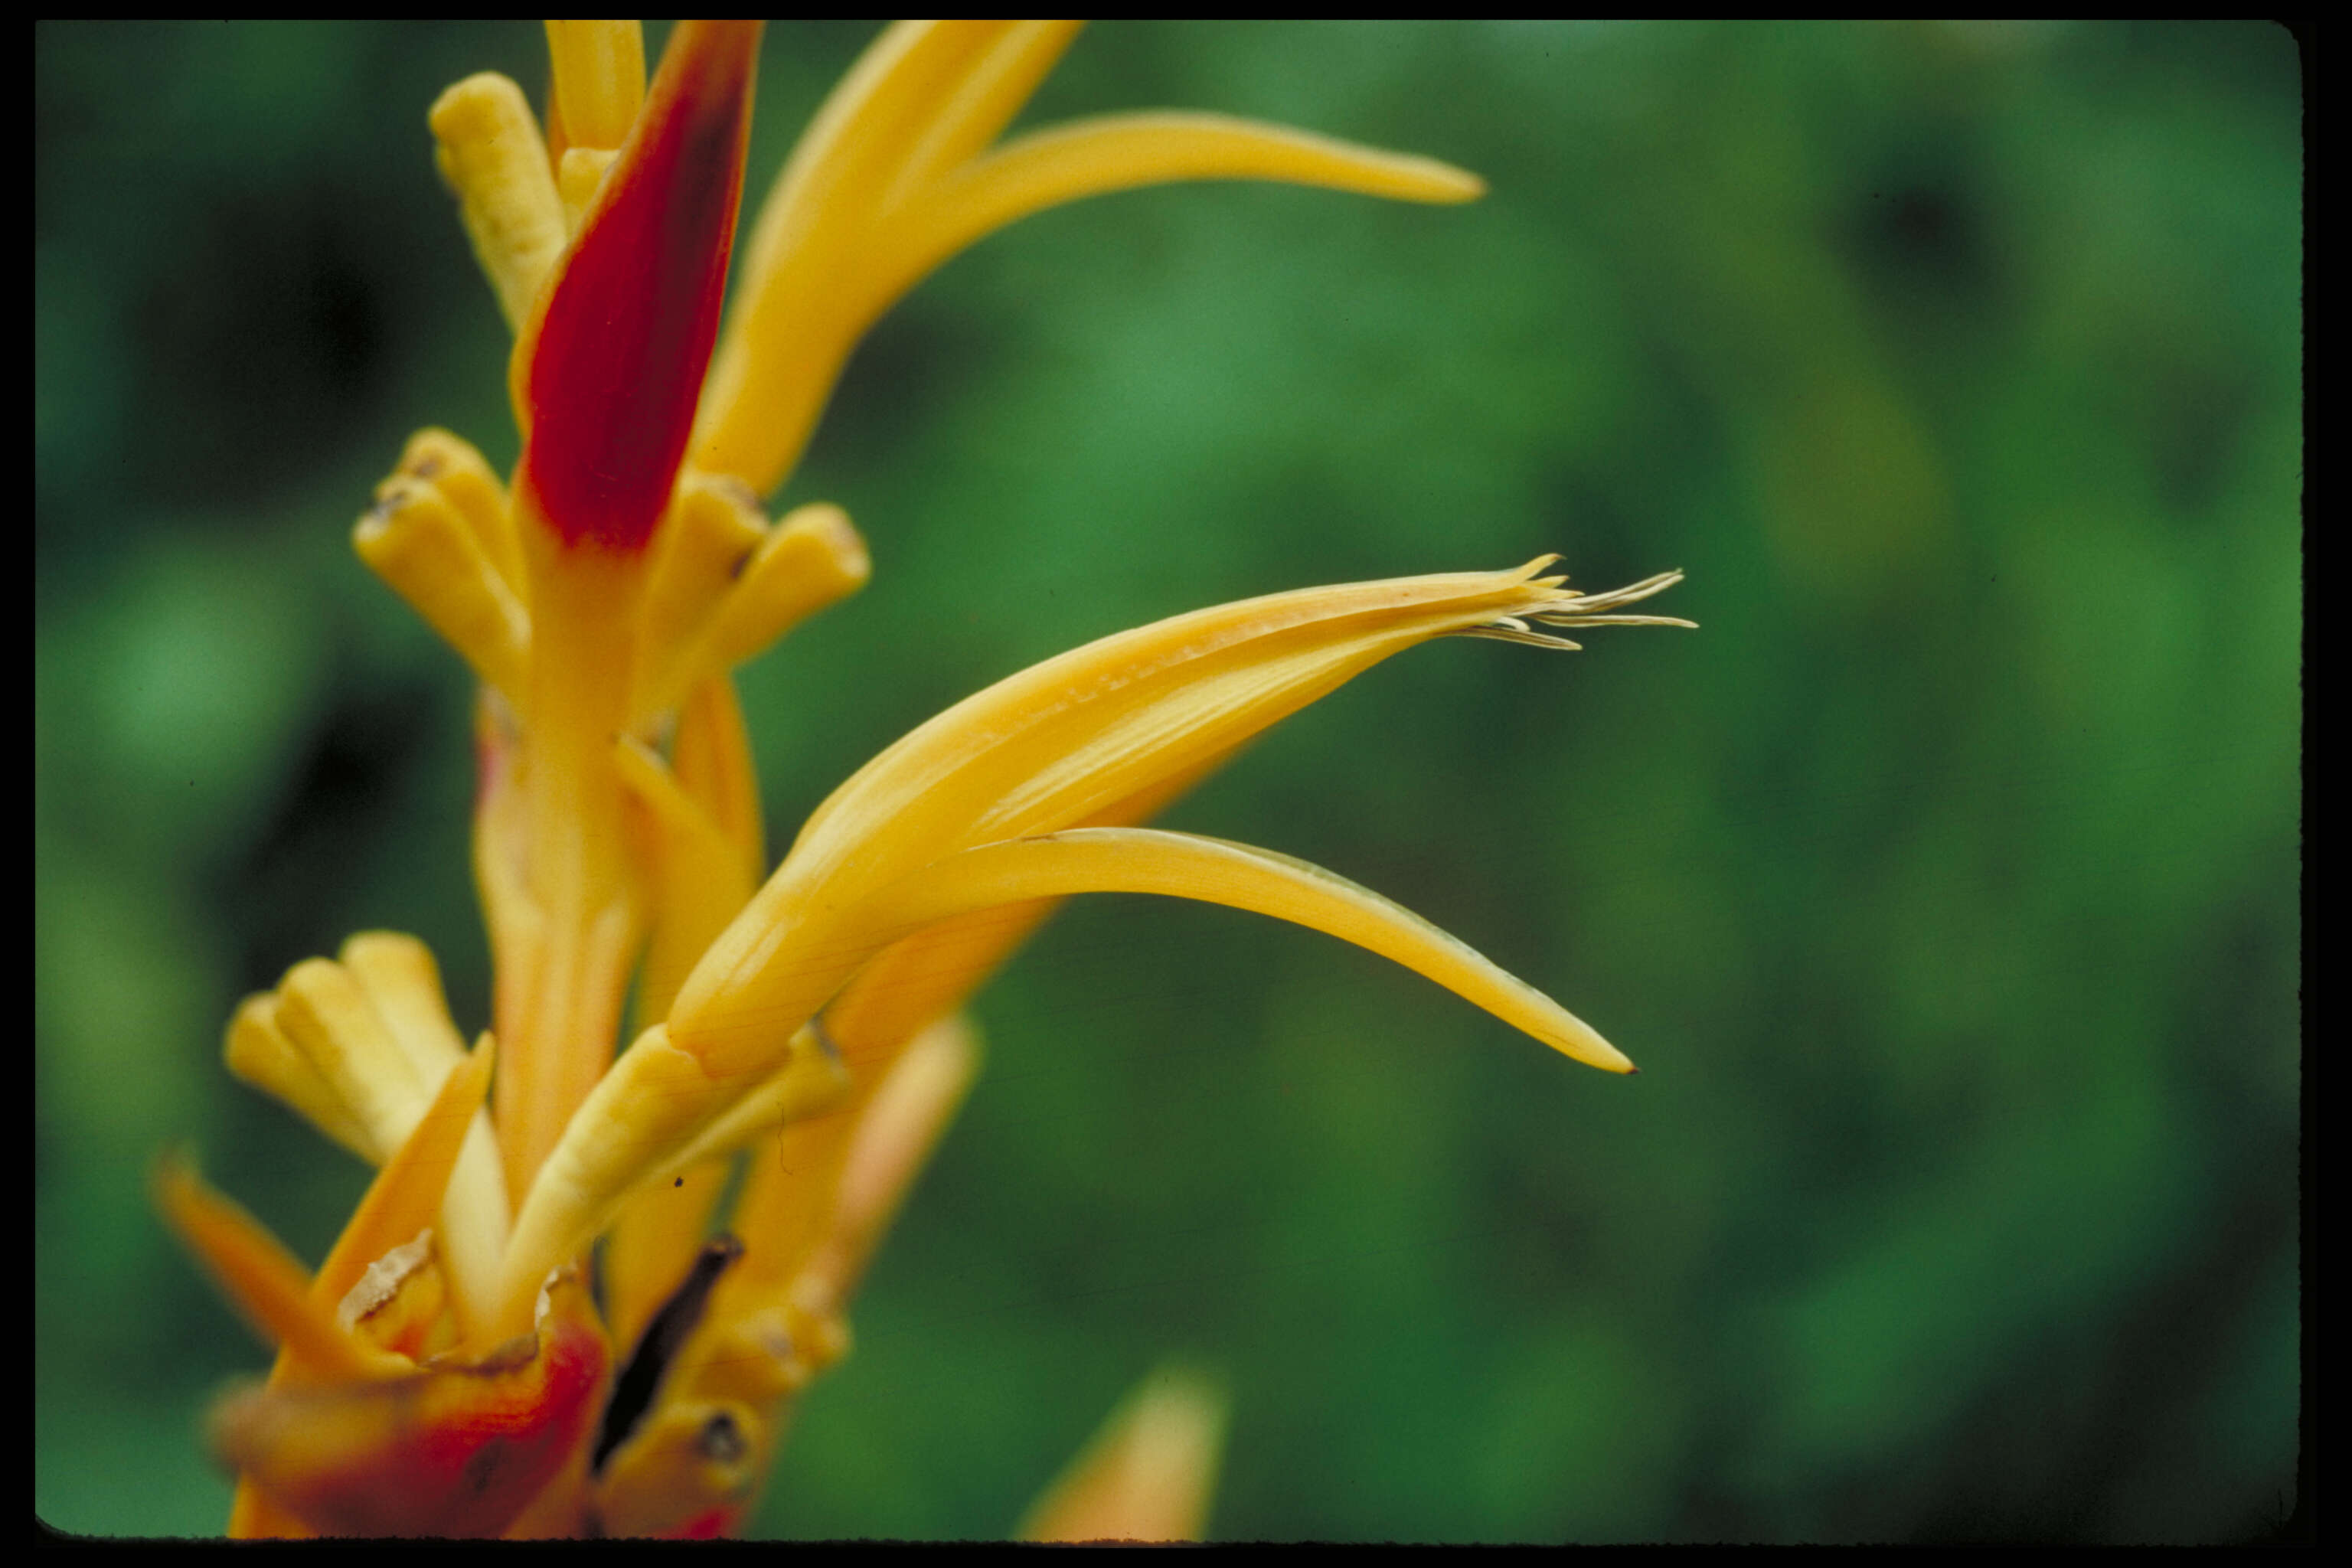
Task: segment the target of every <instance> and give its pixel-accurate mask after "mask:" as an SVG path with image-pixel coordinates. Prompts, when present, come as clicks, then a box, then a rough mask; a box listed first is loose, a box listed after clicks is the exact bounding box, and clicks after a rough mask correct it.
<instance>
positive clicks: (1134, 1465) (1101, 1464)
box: [1020, 1368, 1225, 1541]
mask: <svg viewBox="0 0 2352 1568" xmlns="http://www.w3.org/2000/svg"><path fill="white" fill-rule="evenodd" d="M1224 1430H1225V1397H1224V1394H1223V1391H1222V1390H1220V1389H1219V1388H1218V1387H1217V1386H1216V1384H1213V1383H1212V1382H1210V1381H1209V1380H1208V1379H1206V1378H1203V1377H1201V1376H1199V1375H1198V1374H1196V1373H1188V1372H1184V1371H1182V1370H1181V1369H1177V1368H1162V1369H1161V1370H1160V1371H1159V1372H1156V1373H1152V1375H1151V1376H1150V1377H1149V1378H1147V1379H1145V1380H1144V1382H1143V1384H1142V1385H1141V1386H1140V1387H1139V1388H1138V1389H1136V1391H1135V1392H1134V1393H1133V1394H1129V1395H1128V1397H1127V1399H1126V1401H1125V1402H1124V1403H1123V1404H1121V1405H1120V1406H1119V1408H1118V1410H1116V1411H1114V1412H1113V1413H1112V1415H1111V1417H1110V1419H1109V1420H1108V1421H1106V1422H1105V1423H1103V1427H1102V1430H1101V1431H1100V1432H1098V1433H1097V1434H1096V1436H1095V1438H1094V1440H1093V1441H1092V1442H1090V1443H1088V1444H1087V1447H1086V1451H1085V1452H1083V1453H1081V1454H1080V1455H1079V1456H1078V1457H1077V1458H1076V1459H1075V1460H1073V1461H1072V1462H1071V1465H1070V1468H1069V1469H1068V1470H1067V1471H1066V1472H1065V1473H1064V1474H1063V1476H1062V1477H1061V1479H1059V1480H1057V1481H1055V1483H1054V1485H1053V1486H1052V1488H1050V1489H1048V1490H1047V1491H1046V1493H1045V1496H1044V1497H1043V1498H1040V1499H1039V1500H1038V1501H1037V1506H1036V1507H1035V1508H1034V1509H1033V1510H1030V1514H1029V1517H1028V1519H1026V1520H1025V1521H1023V1523H1022V1526H1021V1531H1020V1536H1021V1539H1022V1540H1024V1541H1198V1540H1200V1539H1202V1533H1203V1532H1204V1531H1205V1530H1206V1528H1207V1526H1208V1522H1209V1502H1210V1499H1211V1497H1212V1496H1213V1494H1214V1492H1215V1489H1216V1480H1217V1459H1218V1454H1219V1450H1220V1449H1221V1448H1222V1447H1223V1444H1224Z"/></svg>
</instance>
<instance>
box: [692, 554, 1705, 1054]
mask: <svg viewBox="0 0 2352 1568" xmlns="http://www.w3.org/2000/svg"><path fill="white" fill-rule="evenodd" d="M1547 564H1549V557H1547V558H1545V559H1543V560H1540V561H1537V562H1533V563H1529V564H1528V565H1527V566H1523V567H1520V568H1519V569H1517V571H1511V572H1484V573H1462V574H1450V575H1444V576H1431V577H1407V578H1397V579H1392V580H1391V581H1388V582H1382V583H1356V584H1342V585H1339V586H1336V587H1327V588H1309V589H1303V590H1299V591H1297V592H1294V593H1288V594H1275V595H1267V596H1266V597H1264V598H1260V599H1252V600H1246V601H1244V602H1243V603H1240V604H1234V605H1219V606H1217V607H1215V608H1213V609H1208V610H1202V611H1198V612H1195V613H1193V614H1192V615H1187V616H1174V617H1172V618H1171V619H1169V620H1165V621H1160V622H1158V623H1156V624H1154V625H1152V626H1144V627H1141V628H1139V629H1138V630H1135V631H1131V632H1125V633H1121V634H1119V635H1118V636H1116V637H1105V638H1103V639H1102V640H1100V641H1098V642H1095V643H1091V644H1088V645H1087V647H1082V648H1078V649H1076V650H1074V651H1072V652H1070V653H1066V654H1064V655H1062V656H1060V657H1059V658H1051V659H1048V660H1046V661H1045V663H1043V664H1040V665H1036V666H1034V667H1033V668H1029V669H1026V670H1024V671H1022V672H1020V673H1019V674H1017V675H1014V676H1012V677H1009V678H1007V679H1004V680H1001V681H999V682H997V683H996V684H995V685H994V686H992V687H990V688H988V689H986V690H984V691H982V692H980V693H978V694H977V695H975V696H972V697H971V698H968V699H966V700H964V701H962V702H960V703H958V704H957V705H956V706H955V707H953V708H951V709H950V710H947V711H946V712H945V713H942V714H940V716H939V717H937V718H935V719H933V720H931V721H929V723H927V724H924V725H923V726H921V727H920V728H919V729H917V730H915V731H912V732H911V733H909V734H908V735H907V736H906V737H905V738H904V739H902V740H900V741H899V742H898V743H897V744H895V745H893V746H891V747H890V748H889V749H888V750H887V751H885V752H883V753H882V754H881V755H879V756H877V757H876V758H875V759H874V760H873V761H872V762H870V763H867V764H866V766H865V767H864V768H861V769H860V770H859V771H858V772H857V773H856V774H855V775H854V776H852V777H851V778H850V779H849V780H848V782H847V783H845V784H843V785H842V786H841V787H840V788H839V789H838V790H836V791H835V792H834V794H833V795H832V796H831V797H830V798H828V799H827V800H826V801H825V802H824V805H820V806H818V807H817V809H816V811H815V812H814V814H813V815H812V816H810V817H809V819H808V822H807V825H806V826H804V827H803V829H802V831H801V836H800V839H799V841H798V842H797V843H795V844H794V845H793V849H792V852H791V853H790V854H789V855H787V856H786V857H785V858H784V863H783V865H782V867H780V868H778V870H777V871H776V874H775V875H774V876H773V877H772V878H771V879H769V880H768V883H767V885H766V886H765V887H763V888H761V889H760V891H759V893H758V894H757V895H756V896H755V897H754V898H753V899H752V900H751V904H750V905H749V906H748V907H747V908H746V909H745V910H744V911H743V913H742V914H741V915H740V916H739V917H738V918H737V919H736V921H735V922H734V923H733V924H732V925H730V927H728V929H727V931H725V932H724V933H723V934H722V935H721V936H720V937H719V940H718V941H716V942H713V943H712V944H711V947H710V951H709V952H707V953H706V954H704V956H703V959H702V962H701V963H698V965H697V966H696V968H695V971H694V973H692V974H691V975H689V976H688V979H687V982H686V984H685V985H684V986H683V987H682V988H681V989H680V991H679V993H678V996H677V1003H676V1004H675V1005H673V1007H672V1008H671V1012H670V1018H669V1033H670V1038H671V1040H672V1042H673V1043H674V1044H675V1045H677V1047H680V1048H682V1049H685V1050H688V1051H689V1052H693V1053H697V1054H708V1055H709V1057H710V1058H711V1061H712V1063H713V1066H714V1068H715V1069H720V1070H751V1068H753V1066H754V1064H756V1063H758V1062H760V1061H761V1059H762V1053H763V1052H766V1051H769V1050H772V1049H773V1048H775V1046H776V1045H777V1044H778V1043H779V1042H780V1038H781V1037H779V1036H776V1035H774V1034H773V1033H772V1031H775V1030H784V1031H789V1030H791V1029H793V1028H797V1027H798V1026H800V1025H801V1024H802V1023H803V1022H805V1021H806V1019H807V1017H808V1016H809V1015H810V1013H812V1012H814V1010H815V1009H816V1008H817V1007H820V1006H822V1005H824V1003H825V1002H826V1001H828V1000H829V999H830V998H831V997H832V995H833V994H834V992H835V990H836V989H838V988H839V986H840V985H841V984H842V983H843V982H844V981H845V980H846V979H848V977H849V976H850V975H851V974H852V973H856V970H857V969H858V968H859V967H861V966H862V965H863V964H864V963H866V960H867V959H868V958H869V957H871V956H872V952H873V949H872V948H871V946H870V945H869V944H870V943H871V942H875V941H877V940H880V939H882V938H884V936H885V935H886V934H887V938H888V939H889V940H895V939H896V938H897V937H898V936H899V935H902V934H904V933H903V932H902V931H888V932H887V933H885V932H883V931H880V930H878V929H877V928H876V927H875V926H874V925H873V923H872V919H871V914H870V911H868V910H866V908H865V902H864V901H865V900H866V899H867V898H868V897H869V896H871V895H872V894H874V893H877V892H878V891H879V890H880V889H884V888H886V887H889V886H891V885H892V884H894V883H897V882H898V881H899V880H900V879H902V878H908V877H911V876H912V875H913V874H914V873H916V872H918V871H919V870H921V869H922V868H924V867H926V866H929V865H930V864H931V863H933V862H934V861H937V860H940V859H941V858H944V857H946V856H949V855H952V854H954V853H956V852H957V851H958V850H961V849H965V848H969V847H972V846H973V845H976V844H983V843H992V842H995V841H997V840H1000V839H1007V838H1017V837H1028V836H1032V835H1034V834H1039V833H1050V832H1054V831H1055V830H1057V829H1060V828H1064V827H1069V826H1075V825H1076V824H1078V823H1080V822H1083V821H1086V820H1087V819H1089V818H1092V817H1096V816H1097V814H1100V813H1102V812H1104V811H1105V810H1106V809H1107V808H1108V807H1111V806H1113V805H1116V804H1117V803H1119V802H1122V801H1127V800H1130V799H1132V798H1134V797H1137V796H1139V795H1144V794H1145V793H1146V792H1149V791H1150V790H1152V789H1155V788H1157V787H1160V785H1163V784H1166V783H1167V782H1168V781H1170V780H1171V779H1175V778H1178V777H1180V776H1182V775H1185V774H1189V773H1196V772H1197V771H1198V770H1199V769H1200V768H1202V766H1204V765H1206V764H1209V763H1213V761H1214V760H1215V759H1216V758H1218V757H1220V756H1223V754H1225V753H1227V752H1231V751H1232V750H1233V749H1234V747H1236V746H1238V745H1240V744H1241V743H1243V742H1245V741H1246V740H1248V739H1249V738H1250V737H1251V736H1252V735H1255V734H1256V733H1257V732H1258V731H1262V730H1264V729H1265V728H1266V727H1267V726H1269V725H1271V724H1273V723H1275V722H1276V721H1279V720H1281V719H1283V718H1285V717H1286V716H1288V715H1289V714H1291V713H1294V712H1296V711H1297V710H1299V709H1301V708H1303V707H1305V706H1307V704H1308V703H1310V702H1312V701H1314V700H1316V699H1317V698H1318V697H1321V696H1324V695H1325V694H1326V693H1328V692H1329V691H1331V690H1332V689H1335V688H1337V687H1339V685H1341V684H1342V683H1344V682H1345V681H1347V680H1348V679H1350V678H1352V677H1354V676H1356V675H1358V674H1360V673H1361V672H1362V671H1363V670H1365V669H1367V668H1370V666H1372V665H1374V664H1376V663H1378V662H1380V661H1381V659H1383V658H1388V657H1390V656H1391V655H1392V654H1396V653H1401V652H1402V651H1403V650H1404V649H1406V648H1408V647H1412V646H1414V645H1415V644H1417V643H1421V642H1425V641H1427V640H1429V639H1430V638H1432V637H1442V636H1445V635H1447V634H1449V633H1459V632H1466V631H1471V630H1473V629H1475V628H1479V627H1482V626H1495V625H1497V624H1501V625H1507V626H1515V627H1518V628H1520V629H1522V630H1524V629H1525V622H1524V620H1523V619H1521V617H1526V618H1532V619H1537V620H1541V621H1546V622H1548V623H1572V622H1573V621H1574V620H1575V618H1576V617H1577V616H1578V614H1579V612H1580V607H1581V606H1583V605H1586V604H1587V603H1592V604H1599V605H1605V606H1608V607H1611V608H1613V607H1614V606H1615V605H1618V604H1622V603H1623V602H1624V595H1622V594H1618V595H1601V596H1600V597H1599V598H1596V599H1593V600H1591V601H1588V600H1586V599H1585V598H1584V597H1583V596H1582V595H1576V594H1572V593H1570V592H1569V591H1568V590H1567V589H1565V588H1562V587H1561V586H1559V579H1558V578H1556V577H1539V576H1538V575H1537V574H1538V572H1539V571H1541V570H1542V568H1543V567H1544V566H1545V565H1547ZM1675 580H1676V579H1675V574H1666V575H1664V576H1663V577H1660V578H1658V579H1655V580H1654V582H1653V583H1652V584H1649V585H1647V587H1646V589H1645V591H1646V592H1651V593H1654V592H1656V591H1658V590H1659V589H1660V588H1663V587H1664V586H1666V585H1667V584H1670V583H1672V582H1673V581H1675ZM1529 635H1530V636H1533V635H1534V634H1529Z"/></svg>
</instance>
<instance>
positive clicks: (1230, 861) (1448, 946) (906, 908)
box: [870, 827, 1633, 1072]
mask: <svg viewBox="0 0 2352 1568" xmlns="http://www.w3.org/2000/svg"><path fill="white" fill-rule="evenodd" d="M1087 892H1100V893H1160V894H1164V895H1167V896H1169V897H1171V898H1179V899H1197V900H1201V901H1202V902H1204V903H1212V904H1227V905H1230V906H1232V907H1233V908H1234V909H1241V910H1255V911H1256V912H1257V913H1259V914H1264V915H1272V916H1274V917H1275V918H1276V920H1285V921H1291V922H1293V923H1294V924H1297V925H1303V926H1311V927H1313V928H1314V929H1315V930H1317V931H1323V932H1326V933H1328V934H1329V935H1331V936H1336V937H1338V938H1339V939H1340V940H1341V941H1342V942H1354V943H1355V944H1356V945H1357V946H1359V947H1361V948H1365V949H1368V950H1369V951H1370V952H1377V953H1379V954H1380V955H1381V957H1383V958H1386V959H1390V960H1392V961H1394V962H1395V963H1401V964H1402V965H1403V966H1404V967H1405V968H1407V969H1410V970H1412V971H1413V972H1414V973H1417V974H1421V975H1424V976H1426V977H1427V978H1429V979H1431V980H1433V981H1435V982H1436V983H1437V984H1440V985H1443V986H1444V987H1445V988H1446V989H1447V990H1449V991H1451V992H1453V993H1454V994H1456V995H1458V996H1460V997H1462V998H1463V999H1464V1000H1465V1001H1467V1002H1472V1003H1475V1004H1476V1005H1478V1006H1481V1007H1484V1008H1485V1009H1486V1011H1488V1012H1489V1013H1492V1014H1494V1015H1495V1016H1496V1017H1498V1018H1500V1019H1502V1020H1503V1021H1504V1022H1505V1023H1507V1024H1509V1025H1511V1026H1513V1027H1515V1028H1518V1029H1521V1030H1524V1031H1525V1032H1526V1033H1528V1034H1530V1035H1533V1036H1534V1037H1536V1038H1537V1039H1538V1040H1541V1041H1542V1042H1543V1043H1544V1044H1546V1045H1548V1046H1549V1047H1552V1048H1553V1049H1554V1050H1556V1051H1559V1052H1560V1053H1561V1054H1562V1055H1565V1056H1570V1057H1573V1058H1576V1059H1577V1060H1579V1061H1580V1062H1587V1063H1590V1064H1591V1066H1593V1067H1597V1068H1605V1069H1607V1070H1608V1071H1611V1072H1631V1071H1633V1063H1632V1062H1630V1061H1628V1060H1627V1059H1626V1058H1625V1057H1624V1055H1623V1054H1622V1052H1620V1051H1619V1050H1618V1049H1617V1047H1614V1046H1612V1045H1611V1044H1610V1043H1609V1042H1608V1041H1606V1040H1604V1039H1602V1038H1601V1036H1600V1035H1599V1034H1598V1033H1596V1032H1595V1031H1594V1030H1593V1028H1592V1027H1591V1026H1590V1025H1588V1024H1586V1023H1585V1022H1584V1021H1583V1020H1582V1019H1580V1018H1578V1017H1577V1016H1575V1015H1574V1014H1572V1013H1570V1012H1569V1011H1568V1010H1567V1009H1566V1008H1564V1007H1562V1006H1561V1005H1559V1003H1557V1002H1554V1001H1553V1000H1552V999H1551V998H1550V997H1549V996H1546V995H1545V994H1543V993H1542V992H1540V991H1538V990H1537V989H1535V987H1533V986H1531V985H1529V984H1527V983H1526V982H1525V981H1523V980H1520V979H1518V978H1517V977H1516V976H1514V975H1512V974H1509V973H1506V972H1505V971H1504V970H1502V969H1501V968H1499V967H1497V966H1496V964H1495V963H1494V962H1493V961H1492V960H1490V959H1488V958H1486V956H1485V955H1484V954H1482V953H1480V952H1476V951H1475V949H1473V948H1471V947H1470V946H1468V945H1467V944H1466V943H1465V942H1461V941H1460V940H1458V939H1457V938H1455V937H1453V936H1451V935H1448V934H1447V933H1446V932H1444V931H1440V930H1439V929H1438V928H1437V927H1435V926H1433V925H1432V924H1430V923H1429V922H1428V921H1425V920H1423V919H1422V918H1421V917H1420V916H1419V915H1416V914H1414V913H1413V912H1412V910H1408V909H1405V908H1404V907H1403V906H1402V905H1400V904H1395V903H1391V902H1390V901H1389V900H1386V899H1384V898H1382V897H1381V896H1380V895H1379V894H1378V893H1375V892H1373V891H1371V890H1370V889H1367V888H1360V887H1358V886H1357V885H1356V884H1355V883H1353V882H1350V881H1349V880H1348V879H1346V878H1344V877H1338V876H1334V875H1333V874H1332V873H1330V872H1328V871H1326V870H1324V869H1323V868H1321V867H1319V866H1311V865H1308V864H1307V862H1306V861H1304V860H1294V859H1292V858H1290V857H1289V856H1286V855H1276V854H1274V853H1273V852H1271V851H1269V850H1265V849H1254V848H1252V847H1249V846H1248V845H1245V844H1229V843H1227V842H1225V841H1224V840H1223V839H1221V838H1202V837H1196V836H1194V835H1192V834H1189V833H1169V832H1165V831H1162V830H1160V829H1158V828H1150V827H1079V828H1072V829H1070V830H1069V831H1067V832H1065V833H1055V834H1047V835H1044V836H1041V837H1034V838H1015V839H1011V840H1008V841H1006V842H1004V843H1001V844H986V845H982V846H981V847H978V848H975V849H967V850H965V851H964V852H963V853H961V854H960V855H954V856H950V858H947V859H945V860H941V861H940V862H939V863H938V864H937V865H934V866H931V867H929V868H926V869H925V870H924V871H923V872H922V873H921V875H920V876H919V877H916V878H912V879H908V881H907V882H906V883H905V884H903V885H902V886H901V887H899V888H898V889H892V891H891V892H889V893H887V894H884V895H883V896H881V897H880V898H878V899H877V900H876V901H875V906H876V907H875V909H874V911H873V913H872V915H871V917H870V918H872V919H874V920H875V921H877V922H888V923H891V924H898V923H904V924H905V925H908V926H919V925H927V924H929V923H930V922H931V921H934V920H940V919H944V918H946V917H948V916H950V915H956V914H961V913H962V912H964V911H966V910H973V909H987V908H991V907H992V906H994V905H998V904H1009V903H1019V902H1022V901H1024V900H1031V899H1045V898H1062V897H1066V896H1068V895H1070V894H1073V893H1087Z"/></svg>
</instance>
